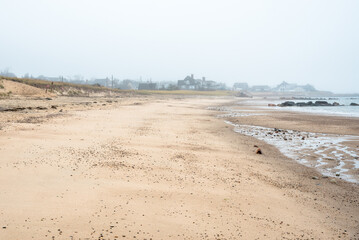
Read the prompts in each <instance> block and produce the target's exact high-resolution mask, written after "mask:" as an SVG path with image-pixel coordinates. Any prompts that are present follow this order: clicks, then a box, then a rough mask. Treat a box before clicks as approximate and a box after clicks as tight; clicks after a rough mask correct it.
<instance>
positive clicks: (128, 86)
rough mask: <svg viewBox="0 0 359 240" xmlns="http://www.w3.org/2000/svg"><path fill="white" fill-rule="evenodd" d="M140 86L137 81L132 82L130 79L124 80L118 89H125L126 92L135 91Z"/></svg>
mask: <svg viewBox="0 0 359 240" xmlns="http://www.w3.org/2000/svg"><path fill="white" fill-rule="evenodd" d="M138 86H139V82H137V81H135V80H130V79H125V80H122V81H121V82H120V83H119V84H118V87H119V88H120V89H124V90H134V89H138Z"/></svg>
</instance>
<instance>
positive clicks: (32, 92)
mask: <svg viewBox="0 0 359 240" xmlns="http://www.w3.org/2000/svg"><path fill="white" fill-rule="evenodd" d="M0 84H1V85H2V86H3V88H0V93H8V92H11V95H19V96H42V97H46V96H53V95H55V94H51V93H50V92H46V91H45V90H43V89H40V88H36V87H33V86H30V85H26V84H23V83H18V82H14V81H9V80H5V79H1V80H0Z"/></svg>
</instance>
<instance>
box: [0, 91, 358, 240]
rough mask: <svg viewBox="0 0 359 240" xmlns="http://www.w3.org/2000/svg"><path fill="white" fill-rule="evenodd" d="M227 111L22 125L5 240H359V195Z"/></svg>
mask: <svg viewBox="0 0 359 240" xmlns="http://www.w3.org/2000/svg"><path fill="white" fill-rule="evenodd" d="M228 101H229V100H228V99H173V98H172V99H157V100H156V99H150V100H147V101H146V102H144V103H143V104H134V102H135V101H133V102H131V101H127V102H126V104H121V103H118V104H113V108H106V109H92V110H91V109H89V110H86V111H70V110H69V111H70V113H71V115H70V114H69V115H64V116H59V117H58V118H54V119H51V120H50V121H49V122H46V123H43V124H31V123H16V124H13V125H12V127H11V128H7V130H6V131H2V132H1V135H0V199H1V201H0V239H72V238H73V239H80V238H81V239H86V238H89V239H99V238H100V239H101V238H102V236H103V238H104V239H117V238H121V239H134V238H136V239H256V238H257V239H278V238H283V239H296V238H299V239H311V238H314V239H338V238H339V237H341V238H342V239H343V238H344V239H349V238H353V239H354V238H355V237H356V238H358V237H359V233H358V232H359V223H358V221H359V217H358V216H359V201H358V196H359V190H358V186H356V185H353V184H348V183H345V182H342V181H339V182H338V183H337V184H332V183H330V182H329V179H322V178H320V175H319V174H318V173H316V172H315V171H314V170H312V169H309V168H306V167H303V166H301V165H298V164H297V163H295V162H294V161H292V160H290V159H287V158H285V157H283V156H282V155H281V154H280V153H279V152H278V150H276V149H275V148H273V147H271V146H268V145H265V144H264V143H262V142H258V141H257V140H254V139H253V138H250V137H245V136H240V135H239V134H235V133H234V132H233V131H232V129H231V127H229V126H228V125H226V124H224V123H223V120H222V119H217V118H215V117H214V115H215V113H214V112H213V111H209V110H206V106H209V105H213V104H218V103H224V102H228ZM142 102H143V101H142ZM254 144H259V145H260V147H261V148H262V150H263V152H264V155H256V154H255V153H254V148H253V145H254ZM312 176H319V180H313V179H312Z"/></svg>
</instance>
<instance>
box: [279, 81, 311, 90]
mask: <svg viewBox="0 0 359 240" xmlns="http://www.w3.org/2000/svg"><path fill="white" fill-rule="evenodd" d="M273 91H275V92H314V91H316V89H315V88H314V87H313V86H311V85H309V84H307V85H304V86H300V85H297V84H295V83H287V82H285V81H283V82H282V83H281V84H279V85H278V86H277V87H275V88H273Z"/></svg>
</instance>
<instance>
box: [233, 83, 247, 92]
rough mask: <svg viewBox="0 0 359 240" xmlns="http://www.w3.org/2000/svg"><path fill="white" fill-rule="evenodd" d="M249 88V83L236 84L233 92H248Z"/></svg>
mask: <svg viewBox="0 0 359 240" xmlns="http://www.w3.org/2000/svg"><path fill="white" fill-rule="evenodd" d="M248 88H249V86H248V83H245V82H243V83H235V84H233V90H234V91H246V90H248Z"/></svg>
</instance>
